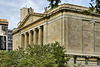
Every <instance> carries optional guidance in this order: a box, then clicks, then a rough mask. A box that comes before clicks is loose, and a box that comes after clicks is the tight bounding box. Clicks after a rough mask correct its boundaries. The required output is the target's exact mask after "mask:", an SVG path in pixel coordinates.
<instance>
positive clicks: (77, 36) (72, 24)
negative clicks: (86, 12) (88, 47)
mask: <svg viewBox="0 0 100 67" xmlns="http://www.w3.org/2000/svg"><path fill="white" fill-rule="evenodd" d="M68 28H69V29H68V31H69V33H68V41H69V45H68V46H69V47H68V49H69V51H73V52H74V51H75V52H81V51H82V20H79V19H69V23H68Z"/></svg>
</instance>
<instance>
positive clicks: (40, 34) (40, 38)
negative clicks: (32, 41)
mask: <svg viewBox="0 0 100 67" xmlns="http://www.w3.org/2000/svg"><path fill="white" fill-rule="evenodd" d="M38 29H39V36H38V39H39V40H38V44H39V45H41V44H42V27H38Z"/></svg>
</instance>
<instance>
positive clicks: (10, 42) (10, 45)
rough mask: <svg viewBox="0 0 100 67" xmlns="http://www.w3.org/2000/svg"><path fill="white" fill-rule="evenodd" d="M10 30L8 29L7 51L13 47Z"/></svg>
mask: <svg viewBox="0 0 100 67" xmlns="http://www.w3.org/2000/svg"><path fill="white" fill-rule="evenodd" d="M11 33H12V30H10V29H8V51H10V50H12V48H13V42H12V39H13V38H12V35H11Z"/></svg>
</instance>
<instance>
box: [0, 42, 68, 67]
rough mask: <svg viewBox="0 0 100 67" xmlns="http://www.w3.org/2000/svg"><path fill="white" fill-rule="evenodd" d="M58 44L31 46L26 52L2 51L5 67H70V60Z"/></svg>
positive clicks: (1, 59) (20, 50) (0, 59)
mask: <svg viewBox="0 0 100 67" xmlns="http://www.w3.org/2000/svg"><path fill="white" fill-rule="evenodd" d="M64 53H65V51H64V48H63V47H62V46H60V44H59V43H58V42H55V43H51V44H47V45H34V46H33V47H31V46H30V45H29V46H28V48H27V49H26V50H23V49H22V48H19V49H17V50H14V51H10V52H7V51H0V63H1V64H2V66H3V67H12V66H13V65H14V67H68V63H67V62H68V61H69V58H65V57H66V56H65V54H64Z"/></svg>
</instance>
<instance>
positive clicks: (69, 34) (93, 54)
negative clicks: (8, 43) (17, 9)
mask: <svg viewBox="0 0 100 67" xmlns="http://www.w3.org/2000/svg"><path fill="white" fill-rule="evenodd" d="M88 9H89V8H87V7H82V6H77V5H72V4H62V5H60V6H58V7H57V8H54V9H52V10H48V11H47V9H46V8H45V12H44V13H36V12H34V10H33V9H32V8H22V9H21V17H20V22H19V23H18V27H17V28H15V29H14V30H13V33H12V34H13V49H14V50H15V49H17V48H18V46H21V47H23V48H24V49H25V48H27V45H28V44H31V45H33V43H34V44H37V45H41V44H42V43H43V44H47V43H53V42H55V41H58V42H59V43H60V44H61V45H63V46H64V47H65V48H66V57H67V56H72V57H73V58H71V60H70V62H69V64H70V65H72V64H77V63H78V62H80V63H82V64H83V65H86V66H87V67H88V66H90V67H96V66H98V65H100V15H99V14H96V13H86V12H85V11H87V10H88Z"/></svg>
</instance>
